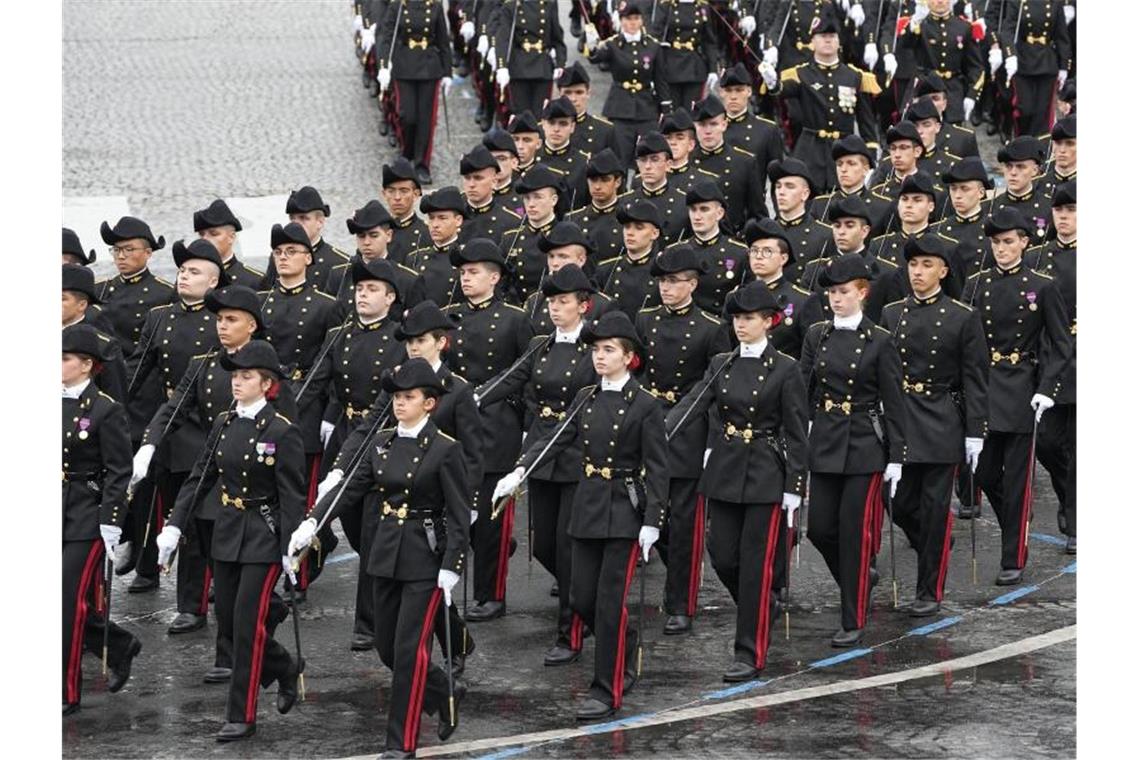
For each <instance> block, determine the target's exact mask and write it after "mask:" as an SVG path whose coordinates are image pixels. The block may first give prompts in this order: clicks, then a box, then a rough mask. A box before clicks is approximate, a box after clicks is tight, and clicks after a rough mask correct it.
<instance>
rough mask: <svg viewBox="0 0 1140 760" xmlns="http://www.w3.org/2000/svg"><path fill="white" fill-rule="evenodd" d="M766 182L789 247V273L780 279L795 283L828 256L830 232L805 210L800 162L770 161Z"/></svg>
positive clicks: (806, 184) (806, 182)
mask: <svg viewBox="0 0 1140 760" xmlns="http://www.w3.org/2000/svg"><path fill="white" fill-rule="evenodd" d="M768 179H769V180H770V181H771V183H772V197H773V199H774V200H775V205H776V221H777V222H779V224H780V226H781V227H783V228H784V235H785V236H786V237H787V238H788V243H789V244H790V245H791V247H792V258H791V261H789V262H788V267H789V269H788V270H787V271H786V272H784V275H785V276H786V277H787V278H788V279H790V280H792V281H793V282H798V281H799V280H800V278H801V276H802V275H803V272H804V267H805V266H807V264H808V262H810V261H814V260H815V259H818V258H820V257H822V256H827V255H829V253H830V250H831V248H833V247H834V244H833V243H832V240H831V228H830V227H828V226H827V224H825V223H824V222H822V221H820V220H819V219H816V218H815V217H814V216H813V215H812V213H811V212H810V211H808V210H807V201H808V198H810V197H811V196H812V185H811V179H810V178H809V172H808V168H807V166H806V165H805V164H804V162H803V161H800V160H799V159H798V158H784V159H781V160H779V161H773V162H772V163H770V164H768ZM808 289H809V290H810V289H811V288H808Z"/></svg>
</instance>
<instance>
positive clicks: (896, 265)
mask: <svg viewBox="0 0 1140 760" xmlns="http://www.w3.org/2000/svg"><path fill="white" fill-rule="evenodd" d="M875 261H881V262H882V263H884V264H886V265H887V266H889V267H890V268H892V269H898V268H899V265H898V264H896V263H895V262H893V261H891V260H890V259H884V258H883V257H882V256H876V257H875Z"/></svg>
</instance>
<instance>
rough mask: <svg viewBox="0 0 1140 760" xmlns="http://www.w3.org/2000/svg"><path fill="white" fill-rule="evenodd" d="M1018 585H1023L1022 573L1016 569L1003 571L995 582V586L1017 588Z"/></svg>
mask: <svg viewBox="0 0 1140 760" xmlns="http://www.w3.org/2000/svg"><path fill="white" fill-rule="evenodd" d="M1018 583H1021V571H1020V570H1016V569H1014V570H1002V571H1001V572H1000V573H998V577H997V580H996V581H994V585H995V586H1015V585H1017V584H1018Z"/></svg>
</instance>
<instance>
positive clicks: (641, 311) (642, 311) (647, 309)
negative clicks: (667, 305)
mask: <svg viewBox="0 0 1140 760" xmlns="http://www.w3.org/2000/svg"><path fill="white" fill-rule="evenodd" d="M660 308H661V307H660V306H646V307H645V308H644V309H638V310H637V313H638V314H652V313H653V312H655V311H657V310H659V309H660Z"/></svg>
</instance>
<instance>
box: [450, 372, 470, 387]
mask: <svg viewBox="0 0 1140 760" xmlns="http://www.w3.org/2000/svg"><path fill="white" fill-rule="evenodd" d="M451 376H452V377H455V378H458V379H459V381H460V382H462V383H466V384H467V385H470V384H471V383H470V382H468V380H467V378H465V377H464V376H463V375H461V374H459V373H458V372H452V373H451Z"/></svg>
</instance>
